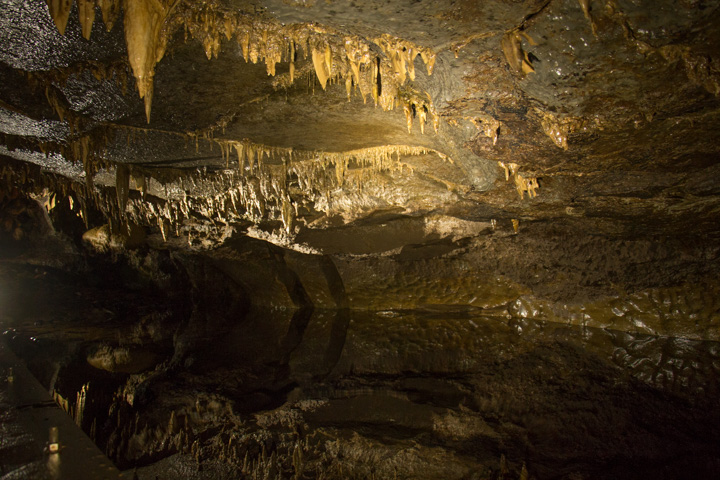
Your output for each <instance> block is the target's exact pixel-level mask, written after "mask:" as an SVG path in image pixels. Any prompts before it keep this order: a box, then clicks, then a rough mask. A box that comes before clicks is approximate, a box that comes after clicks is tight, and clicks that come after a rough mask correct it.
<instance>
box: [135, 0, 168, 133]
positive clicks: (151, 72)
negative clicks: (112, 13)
mask: <svg viewBox="0 0 720 480" xmlns="http://www.w3.org/2000/svg"><path fill="white" fill-rule="evenodd" d="M124 5H125V41H126V43H127V49H128V58H129V60H130V66H131V67H132V70H133V74H134V75H135V81H136V84H137V88H138V93H139V94H140V98H142V99H144V100H145V116H146V117H147V121H148V123H150V111H151V109H152V96H153V81H154V77H155V65H156V64H157V62H159V61H160V60H161V59H162V57H163V55H164V54H165V47H166V43H167V39H166V38H165V36H164V35H163V34H162V28H163V24H164V22H165V18H166V16H167V14H168V10H169V7H168V6H167V5H166V4H165V3H164V1H162V0H125V2H124Z"/></svg>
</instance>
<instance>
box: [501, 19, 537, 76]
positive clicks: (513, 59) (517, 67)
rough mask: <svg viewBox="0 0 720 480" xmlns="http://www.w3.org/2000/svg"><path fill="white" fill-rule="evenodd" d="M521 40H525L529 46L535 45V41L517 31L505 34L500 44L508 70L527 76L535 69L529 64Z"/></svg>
mask: <svg viewBox="0 0 720 480" xmlns="http://www.w3.org/2000/svg"><path fill="white" fill-rule="evenodd" d="M523 38H524V39H525V40H527V41H528V43H529V44H530V45H535V41H534V40H533V39H532V38H531V37H530V35H528V34H527V33H525V32H523V31H521V30H517V29H516V30H510V31H509V32H506V33H505V35H503V37H502V40H501V42H500V43H501V46H502V50H503V54H504V55H505V59H506V60H507V62H508V64H509V65H510V68H511V69H512V70H513V71H514V72H516V73H519V74H521V75H527V74H528V73H533V72H534V71H535V68H534V67H533V66H532V64H531V63H530V59H529V57H528V53H527V52H526V51H525V50H523V47H522V39H523Z"/></svg>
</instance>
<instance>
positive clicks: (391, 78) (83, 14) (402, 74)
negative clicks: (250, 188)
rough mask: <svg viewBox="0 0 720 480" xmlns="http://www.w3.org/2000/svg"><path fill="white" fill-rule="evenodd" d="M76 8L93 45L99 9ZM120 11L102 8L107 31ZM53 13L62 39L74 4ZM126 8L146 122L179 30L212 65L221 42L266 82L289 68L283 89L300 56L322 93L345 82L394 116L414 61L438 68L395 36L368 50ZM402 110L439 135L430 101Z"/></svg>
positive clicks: (170, 2) (316, 35)
mask: <svg viewBox="0 0 720 480" xmlns="http://www.w3.org/2000/svg"><path fill="white" fill-rule="evenodd" d="M78 2H79V3H78V6H79V7H80V21H81V25H82V26H83V34H86V38H89V36H90V29H91V27H92V22H93V21H94V2H92V1H85V0H82V1H80V0H78ZM119 4H120V2H119V0H115V1H107V2H103V3H102V5H101V7H103V19H104V21H105V24H106V27H107V28H111V27H112V25H113V23H114V21H115V19H116V18H117V10H118V8H119V7H118V5H119ZM49 5H50V14H51V16H52V17H53V19H54V20H55V23H56V25H57V26H58V30H59V31H60V32H61V33H64V30H65V24H66V23H67V15H69V9H70V5H71V1H70V0H65V1H60V2H58V1H54V0H49ZM90 5H92V8H90ZM122 5H123V8H124V10H125V39H126V43H127V47H128V59H129V63H130V66H131V68H132V71H133V74H134V76H135V80H136V85H137V89H138V93H139V95H140V98H142V99H144V101H145V112H146V116H147V120H148V122H149V121H150V113H151V109H152V95H153V82H154V76H155V65H156V64H157V63H158V62H159V61H160V60H161V59H162V58H163V56H164V55H165V50H166V48H167V42H168V39H169V37H170V35H171V34H172V32H174V31H175V30H176V29H178V28H183V29H184V31H185V35H186V38H187V37H188V36H190V37H192V38H193V39H196V40H198V41H200V42H201V43H202V44H203V47H204V49H205V54H206V55H207V57H208V59H212V58H214V57H217V56H218V55H219V53H220V47H221V41H222V39H223V38H225V39H226V40H228V41H229V40H231V39H232V38H233V37H235V39H236V41H237V43H238V44H239V46H240V48H241V50H242V55H243V57H244V58H245V61H249V62H252V63H257V62H258V61H263V62H264V63H265V65H266V67H267V73H268V75H271V76H275V75H276V72H277V68H276V67H277V64H278V63H281V62H287V63H288V70H289V71H288V74H287V80H285V81H282V82H278V84H281V85H285V86H287V85H291V84H292V83H293V82H294V80H295V76H296V75H295V74H296V70H295V63H296V61H297V59H298V54H299V52H302V55H303V58H304V59H307V58H308V57H310V59H311V63H312V65H313V69H314V71H315V75H316V77H317V80H318V82H319V83H320V86H321V87H322V88H323V89H325V88H326V86H327V84H328V83H336V82H339V81H341V80H344V83H345V86H346V88H347V92H348V97H350V95H351V91H352V89H353V88H356V89H358V90H359V92H360V94H361V96H362V98H363V101H367V98H368V97H369V96H371V97H372V99H373V100H374V102H375V105H380V106H381V107H382V108H383V109H384V110H392V109H394V108H395V105H396V101H398V98H399V97H400V93H401V88H402V87H403V85H405V84H406V82H407V80H408V79H409V80H411V81H412V80H414V79H415V59H416V58H417V57H418V56H419V57H420V58H421V59H422V60H423V62H424V63H425V67H426V69H427V73H428V75H431V74H432V71H433V67H434V64H435V52H433V51H432V50H430V49H428V48H424V47H419V46H417V45H414V44H412V43H410V42H408V41H406V40H402V39H399V38H396V37H392V36H390V35H382V36H381V37H379V38H376V39H374V40H373V41H372V42H370V41H368V40H366V39H363V38H361V37H358V36H347V35H343V34H341V33H340V32H337V31H334V30H332V29H329V28H325V27H322V26H319V25H315V24H293V25H282V24H279V23H278V22H276V21H272V20H267V19H263V18H260V17H258V16H255V15H249V14H243V13H239V12H230V11H227V10H223V9H222V8H221V7H219V6H218V5H217V3H215V2H202V3H200V4H196V3H192V2H179V1H178V0H124V1H123V2H122ZM106 12H107V14H106ZM378 50H379V51H380V52H382V54H380V53H378V52H377V51H378ZM403 105H404V106H405V108H412V109H413V110H414V111H416V113H417V115H418V116H420V118H421V129H423V128H422V125H423V124H424V120H423V119H424V118H425V117H426V116H427V115H428V114H429V115H431V116H432V117H433V119H434V120H433V125H434V126H435V129H436V130H437V127H436V125H437V123H438V121H439V117H438V116H437V114H436V113H435V111H434V108H431V105H432V102H431V100H430V99H429V98H428V99H426V100H425V99H423V102H422V104H420V105H415V104H411V106H410V107H408V102H404V103H403ZM423 130H424V129H423Z"/></svg>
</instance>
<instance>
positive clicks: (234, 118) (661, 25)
mask: <svg viewBox="0 0 720 480" xmlns="http://www.w3.org/2000/svg"><path fill="white" fill-rule="evenodd" d="M48 3H49V6H48V4H46V3H45V2H43V1H40V0H37V1H32V2H20V1H10V0H5V1H3V6H2V11H1V13H0V15H1V17H0V23H1V26H0V35H2V40H1V41H2V44H3V46H4V47H3V49H2V53H1V54H0V56H1V58H0V60H1V62H2V63H1V70H2V71H1V72H0V74H1V75H2V77H3V79H2V87H1V88H0V100H1V101H2V103H1V104H0V116H1V121H0V128H1V129H2V131H3V134H4V142H3V145H2V146H0V148H1V149H2V151H1V152H0V153H1V154H2V156H3V158H4V159H6V164H7V165H15V167H17V166H18V165H22V164H17V163H7V162H10V160H8V159H15V160H18V161H20V162H24V164H29V165H32V167H24V168H26V169H27V168H31V169H34V170H33V171H37V167H39V168H40V169H42V171H43V172H47V173H49V174H54V175H50V176H52V177H53V180H52V182H51V183H54V184H56V185H54V186H55V187H56V188H55V189H57V187H58V185H57V184H59V183H62V184H63V186H62V191H63V192H64V194H63V196H67V195H68V194H69V192H70V191H74V192H77V193H75V194H70V195H78V196H84V197H87V200H83V201H82V204H83V205H85V204H86V203H90V204H92V205H95V206H96V207H97V208H99V209H100V210H101V211H102V212H104V214H105V215H106V216H107V217H108V219H110V220H114V222H113V224H114V225H120V224H123V223H124V222H125V223H127V222H134V223H136V224H140V225H143V226H146V227H153V228H156V229H159V230H162V232H161V233H163V236H164V237H165V239H166V240H168V238H167V237H168V235H169V233H167V234H166V233H165V230H168V231H169V232H172V233H173V234H174V235H173V236H175V235H178V236H180V234H182V235H184V236H185V237H187V236H188V235H190V236H192V234H193V229H196V227H197V229H198V232H200V231H202V232H205V233H204V234H203V235H205V237H207V238H204V239H203V242H201V243H202V245H204V246H205V247H207V246H213V245H217V244H218V243H219V242H220V241H221V238H222V237H223V235H224V233H222V232H224V231H225V230H226V228H225V227H226V226H232V225H234V228H236V229H239V230H242V229H247V228H250V229H251V230H253V231H255V230H257V231H258V232H264V234H267V236H269V237H273V238H275V239H276V241H278V242H284V243H286V244H288V243H289V244H292V243H293V242H294V240H295V238H296V235H298V234H300V235H302V234H303V232H306V231H307V230H313V229H323V228H331V227H332V228H337V227H338V226H342V225H346V224H348V223H352V222H357V221H359V220H362V219H363V218H372V216H373V215H378V214H381V217H382V216H383V215H387V214H392V215H409V216H422V215H425V214H428V213H430V212H434V213H436V214H438V213H440V214H443V215H449V216H451V217H454V218H461V219H463V220H469V221H478V222H482V221H485V222H492V224H493V225H494V226H496V228H502V229H506V230H509V231H513V227H514V226H518V225H521V224H525V223H527V222H533V221H552V222H557V223H558V224H582V223H583V221H585V220H586V219H588V218H590V219H592V220H591V222H589V224H588V228H593V229H595V230H597V231H601V232H605V233H608V234H611V235H635V236H637V235H641V234H643V233H648V232H649V233H661V234H666V233H677V232H683V233H687V232H688V231H693V232H699V231H708V229H716V225H715V224H716V222H715V220H716V216H717V209H718V203H717V193H718V187H717V183H718V182H717V181H716V179H717V177H718V167H717V150H718V147H717V145H718V129H717V125H718V98H717V95H718V93H719V92H720V76H718V64H717V61H716V59H715V58H713V56H714V55H715V54H716V52H717V51H718V42H719V41H720V36H719V34H718V28H717V26H718V2H713V1H691V0H687V1H683V2H669V1H668V2H653V4H652V5H651V6H650V5H648V4H647V3H646V2H638V1H579V2H578V1H573V0H565V1H561V0H554V1H547V0H543V1H539V0H526V1H520V0H518V1H510V0H495V1H485V2H473V1H437V2H413V1H391V2H380V1H372V2H354V1H341V0H333V1H324V0H317V1H288V0H285V1H263V2H260V1H258V2H252V1H248V2H243V1H212V2H183V1H174V2H172V1H166V0H162V1H161V0H153V1H147V2H145V1H125V2H120V1H105V2H92V1H91V2H69V1H66V2H48ZM95 3H97V6H96V7H95ZM68 9H69V10H68ZM61 32H62V33H61ZM141 97H142V98H141ZM15 170H17V168H15ZM28 172H29V170H28ZM30 176H32V175H30ZM46 176H47V175H46ZM34 183H40V184H42V185H43V187H45V186H46V184H47V183H48V180H45V181H44V183H43V182H34ZM48 186H49V184H48ZM35 188H37V185H36V186H35ZM115 189H117V194H115V193H114V192H113V190H115ZM115 197H117V199H116V200H114V201H113V199H114V198H115ZM78 208H79V207H78ZM383 218H385V217H383ZM513 219H515V220H517V223H515V224H514V223H513V222H512V220H513ZM590 224H591V225H590ZM248 225H250V227H248ZM220 227H223V228H220ZM519 228H522V226H520V227H519ZM218 232H219V233H218ZM198 234H199V233H198ZM304 237H305V238H308V239H311V238H317V237H321V235H320V236H319V235H316V232H306V233H305V235H304ZM321 243H322V242H321ZM326 243H327V242H326ZM190 244H191V245H192V241H191V242H190ZM309 247H311V248H312V247H313V246H312V245H309ZM338 248H339V247H338Z"/></svg>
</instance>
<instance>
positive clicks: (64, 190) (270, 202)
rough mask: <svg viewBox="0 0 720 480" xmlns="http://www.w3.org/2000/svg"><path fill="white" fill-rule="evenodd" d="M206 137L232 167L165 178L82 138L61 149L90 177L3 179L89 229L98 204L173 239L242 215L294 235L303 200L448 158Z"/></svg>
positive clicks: (106, 212)
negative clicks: (102, 183) (108, 175)
mask: <svg viewBox="0 0 720 480" xmlns="http://www.w3.org/2000/svg"><path fill="white" fill-rule="evenodd" d="M208 141H212V142H214V143H215V144H217V145H219V146H220V150H221V153H222V155H223V157H224V158H225V161H226V165H227V166H228V168H227V169H225V170H220V171H214V172H208V171H207V170H203V169H198V170H196V171H194V172H192V173H190V174H188V172H187V171H181V170H177V171H174V172H166V173H165V174H163V175H162V176H161V175H158V173H157V172H156V171H153V170H149V169H144V168H141V167H139V166H136V165H125V164H111V163H109V162H101V161H93V160H92V159H93V158H94V156H93V155H94V153H93V151H94V143H93V142H94V140H93V138H92V137H91V136H83V137H80V138H78V139H77V140H75V141H74V142H72V143H71V145H70V146H68V147H63V148H66V149H67V150H69V151H71V153H68V152H67V151H66V150H62V149H61V150H62V152H63V153H64V154H66V155H68V156H70V157H71V158H79V159H82V161H83V164H84V165H85V168H86V172H87V173H86V182H84V183H79V182H74V181H72V180H71V179H69V178H65V177H58V176H53V175H48V174H43V173H42V172H41V171H40V169H39V167H38V168H29V167H26V168H23V167H20V168H18V170H17V172H16V173H13V171H12V168H15V167H8V168H5V167H4V168H3V170H2V177H0V178H5V180H6V182H8V185H22V186H23V189H24V190H28V191H36V192H37V194H38V195H40V194H42V195H43V196H44V197H47V198H49V199H52V201H54V202H57V201H68V202H69V203H70V205H71V209H72V210H73V211H74V212H76V214H77V215H78V216H80V217H82V218H83V220H84V221H85V223H86V227H88V228H89V225H88V219H89V215H88V211H89V209H94V210H95V211H98V212H100V213H101V214H102V215H103V216H104V217H105V218H106V219H107V222H108V223H109V224H110V226H111V230H117V229H119V228H127V229H128V231H129V229H130V225H133V224H134V225H144V226H157V228H158V229H159V230H160V233H161V234H162V236H163V238H164V239H165V240H167V239H168V238H169V236H170V235H171V234H175V235H176V236H179V235H180V234H181V232H182V231H183V230H184V231H185V232H186V233H188V234H189V235H190V232H191V231H192V230H193V228H195V227H193V224H205V225H206V226H207V228H208V229H210V230H212V229H217V227H220V226H229V225H231V224H232V223H235V222H239V221H241V220H245V221H250V222H252V223H255V224H259V223H261V222H265V221H278V222H280V223H282V225H283V228H284V230H285V232H286V233H287V234H292V233H293V232H294V225H295V223H296V222H295V219H296V217H297V215H298V208H299V205H298V201H300V200H301V199H302V198H305V199H306V200H307V199H308V198H309V199H312V198H320V197H327V196H328V195H329V194H330V192H334V191H336V190H337V189H339V188H344V189H346V190H347V189H350V191H361V190H362V189H363V186H364V184H365V183H367V182H372V181H373V179H374V177H375V176H376V175H378V174H380V173H382V172H388V171H399V172H403V171H408V172H410V173H412V168H411V167H409V166H408V165H407V164H406V163H404V162H402V161H401V158H402V157H404V156H418V155H425V154H429V153H435V154H438V155H439V156H440V157H441V158H442V159H444V160H449V159H448V158H447V157H445V156H444V155H441V154H440V153H439V152H436V151H434V150H432V149H428V148H424V147H413V146H406V145H390V146H383V147H374V148H366V149H359V150H352V151H346V152H337V153H335V152H317V151H297V150H293V149H289V148H277V147H269V146H266V145H262V144H255V143H252V142H250V141H248V140H245V141H242V142H237V141H229V140H222V139H212V140H208ZM101 165H102V167H103V168H104V169H105V170H107V171H112V170H114V171H115V185H114V187H115V188H114V189H111V188H103V187H98V186H96V185H95V184H94V183H93V174H94V173H95V172H96V171H97V170H98V169H99V168H100V166H101ZM351 172H352V174H350V173H351ZM133 191H135V192H136V193H133ZM52 193H54V196H53V195H52ZM311 201H312V200H311ZM186 220H189V222H186Z"/></svg>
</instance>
